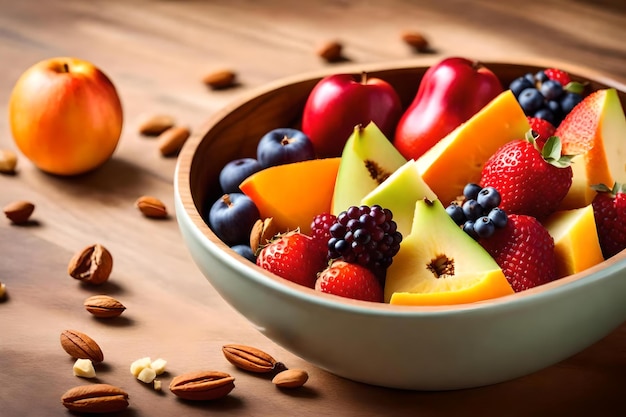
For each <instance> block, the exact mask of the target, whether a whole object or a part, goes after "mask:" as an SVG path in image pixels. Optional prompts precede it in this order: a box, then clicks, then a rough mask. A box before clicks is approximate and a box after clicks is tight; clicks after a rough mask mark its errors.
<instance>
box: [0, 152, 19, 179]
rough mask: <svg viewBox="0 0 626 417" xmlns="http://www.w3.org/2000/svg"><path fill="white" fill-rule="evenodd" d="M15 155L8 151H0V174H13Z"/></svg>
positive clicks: (15, 163) (15, 164)
mask: <svg viewBox="0 0 626 417" xmlns="http://www.w3.org/2000/svg"><path fill="white" fill-rule="evenodd" d="M16 166H17V155H16V153H15V152H13V151H10V150H8V149H0V173H2V174H15V167H16Z"/></svg>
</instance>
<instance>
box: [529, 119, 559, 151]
mask: <svg viewBox="0 0 626 417" xmlns="http://www.w3.org/2000/svg"><path fill="white" fill-rule="evenodd" d="M527 119H528V123H530V128H531V129H532V130H533V131H534V132H535V133H537V137H536V138H535V140H536V141H537V145H538V146H539V147H543V146H544V145H545V143H546V141H547V140H548V139H549V138H550V136H554V132H555V131H556V128H555V127H554V126H553V125H552V123H550V122H549V121H547V120H545V119H540V118H539V117H530V116H528V117H527Z"/></svg>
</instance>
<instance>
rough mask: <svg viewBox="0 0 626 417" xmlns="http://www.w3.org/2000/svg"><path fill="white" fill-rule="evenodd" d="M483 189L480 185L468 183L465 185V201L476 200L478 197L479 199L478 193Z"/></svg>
mask: <svg viewBox="0 0 626 417" xmlns="http://www.w3.org/2000/svg"><path fill="white" fill-rule="evenodd" d="M482 189H483V187H481V186H480V185H478V184H475V183H473V182H470V183H467V184H466V185H465V188H463V197H465V199H467V200H476V197H478V193H479V192H480V190H482Z"/></svg>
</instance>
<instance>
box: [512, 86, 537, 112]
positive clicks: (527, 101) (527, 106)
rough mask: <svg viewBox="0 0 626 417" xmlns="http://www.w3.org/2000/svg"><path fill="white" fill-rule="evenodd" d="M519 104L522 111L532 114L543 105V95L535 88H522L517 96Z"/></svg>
mask: <svg viewBox="0 0 626 417" xmlns="http://www.w3.org/2000/svg"><path fill="white" fill-rule="evenodd" d="M517 100H518V101H519V105H520V106H521V107H522V109H523V110H524V113H525V114H527V115H529V114H534V113H535V112H536V111H537V110H539V109H540V108H541V107H543V95H542V94H541V93H540V92H539V90H537V89H536V88H527V89H525V90H523V91H522V92H521V93H520V94H519V97H518V98H517Z"/></svg>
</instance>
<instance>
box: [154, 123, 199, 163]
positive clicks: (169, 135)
mask: <svg viewBox="0 0 626 417" xmlns="http://www.w3.org/2000/svg"><path fill="white" fill-rule="evenodd" d="M190 134H191V132H190V131H189V129H188V128H186V127H183V126H175V127H171V128H169V129H167V130H166V131H165V132H163V133H161V134H160V135H159V137H158V141H159V143H158V146H159V151H160V152H161V155H163V156H172V155H176V154H178V152H179V151H180V150H181V149H182V147H183V145H184V144H185V142H186V141H187V139H188V138H189V135H190Z"/></svg>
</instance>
